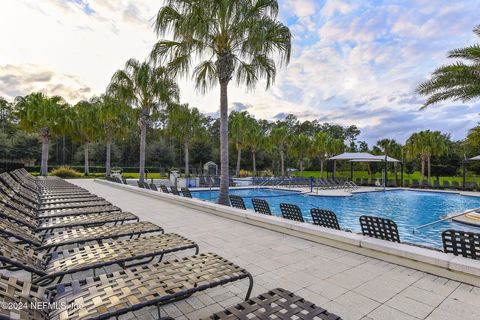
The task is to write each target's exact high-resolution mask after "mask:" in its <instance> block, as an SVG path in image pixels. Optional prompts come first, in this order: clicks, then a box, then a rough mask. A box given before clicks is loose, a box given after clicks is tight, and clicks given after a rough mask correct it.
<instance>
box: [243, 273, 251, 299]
mask: <svg viewBox="0 0 480 320" xmlns="http://www.w3.org/2000/svg"><path fill="white" fill-rule="evenodd" d="M248 281H249V284H248V290H247V295H246V296H245V301H247V300H248V299H250V295H251V294H252V289H253V277H252V275H251V274H250V273H248Z"/></svg>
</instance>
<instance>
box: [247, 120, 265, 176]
mask: <svg viewBox="0 0 480 320" xmlns="http://www.w3.org/2000/svg"><path fill="white" fill-rule="evenodd" d="M247 145H248V147H249V148H250V152H251V153H252V165H253V167H252V169H253V176H254V177H256V176H257V159H256V156H257V152H258V150H259V149H260V148H262V147H263V146H264V145H265V132H263V130H262V127H261V126H260V125H259V124H258V122H257V121H256V120H255V119H254V118H251V121H250V123H249V126H248V131H247Z"/></svg>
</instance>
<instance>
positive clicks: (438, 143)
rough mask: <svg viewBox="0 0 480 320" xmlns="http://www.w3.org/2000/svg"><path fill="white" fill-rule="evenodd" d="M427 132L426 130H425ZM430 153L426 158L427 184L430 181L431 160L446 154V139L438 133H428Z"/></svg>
mask: <svg viewBox="0 0 480 320" xmlns="http://www.w3.org/2000/svg"><path fill="white" fill-rule="evenodd" d="M427 131H428V130H427ZM428 140H429V145H430V152H429V153H428V158H427V170H428V182H429V183H430V180H431V177H432V176H431V158H432V156H441V155H444V154H446V153H447V152H448V143H447V138H446V137H445V136H444V135H443V134H442V133H441V132H440V131H433V132H431V131H428Z"/></svg>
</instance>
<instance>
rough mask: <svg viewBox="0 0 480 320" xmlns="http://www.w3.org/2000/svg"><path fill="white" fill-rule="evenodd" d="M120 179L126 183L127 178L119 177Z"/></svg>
mask: <svg viewBox="0 0 480 320" xmlns="http://www.w3.org/2000/svg"><path fill="white" fill-rule="evenodd" d="M120 179H121V180H122V183H123V184H128V182H127V179H125V178H124V177H121V178H120Z"/></svg>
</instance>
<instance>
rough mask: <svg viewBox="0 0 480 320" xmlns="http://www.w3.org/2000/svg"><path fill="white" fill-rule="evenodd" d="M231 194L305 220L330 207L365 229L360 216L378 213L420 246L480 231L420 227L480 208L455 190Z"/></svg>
mask: <svg viewBox="0 0 480 320" xmlns="http://www.w3.org/2000/svg"><path fill="white" fill-rule="evenodd" d="M230 194H235V195H239V196H241V197H242V198H244V201H245V205H246V206H247V208H250V209H252V210H253V206H252V201H251V198H253V197H255V198H261V199H265V200H267V201H268V203H269V205H270V209H271V210H272V212H273V214H275V215H277V216H281V212H280V203H282V202H285V203H292V204H296V205H298V206H299V207H300V208H301V209H302V213H303V217H304V219H305V220H307V221H310V220H311V217H310V208H314V207H316V208H322V209H328V210H331V211H333V212H335V213H336V215H337V217H338V221H339V223H340V226H341V227H342V228H345V229H350V230H352V231H353V232H361V230H360V225H359V222H358V218H359V217H360V216H362V215H374V216H380V217H384V218H389V219H392V220H393V221H395V222H396V223H397V226H398V230H399V233H400V239H401V241H403V242H411V243H416V244H420V245H425V246H430V247H435V248H442V240H441V232H442V231H443V230H446V229H449V228H452V229H457V230H468V231H476V232H480V228H477V227H473V226H468V225H464V224H461V223H458V222H453V221H444V222H440V223H437V224H435V225H432V226H430V227H426V228H424V229H420V230H417V231H416V232H415V234H414V233H413V232H412V230H413V229H414V228H415V227H418V226H420V225H423V224H426V223H429V222H433V221H436V220H438V219H439V218H441V217H443V216H445V215H447V214H450V213H452V212H462V211H465V210H468V209H473V208H478V207H480V197H469V196H462V195H459V194H455V193H438V192H428V191H410V190H391V191H387V192H365V193H356V194H354V195H353V196H351V197H328V196H309V195H305V194H301V193H299V192H294V191H285V190H276V189H232V190H230ZM192 196H193V197H195V198H200V199H203V200H207V201H212V202H216V200H217V196H218V191H192Z"/></svg>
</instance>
